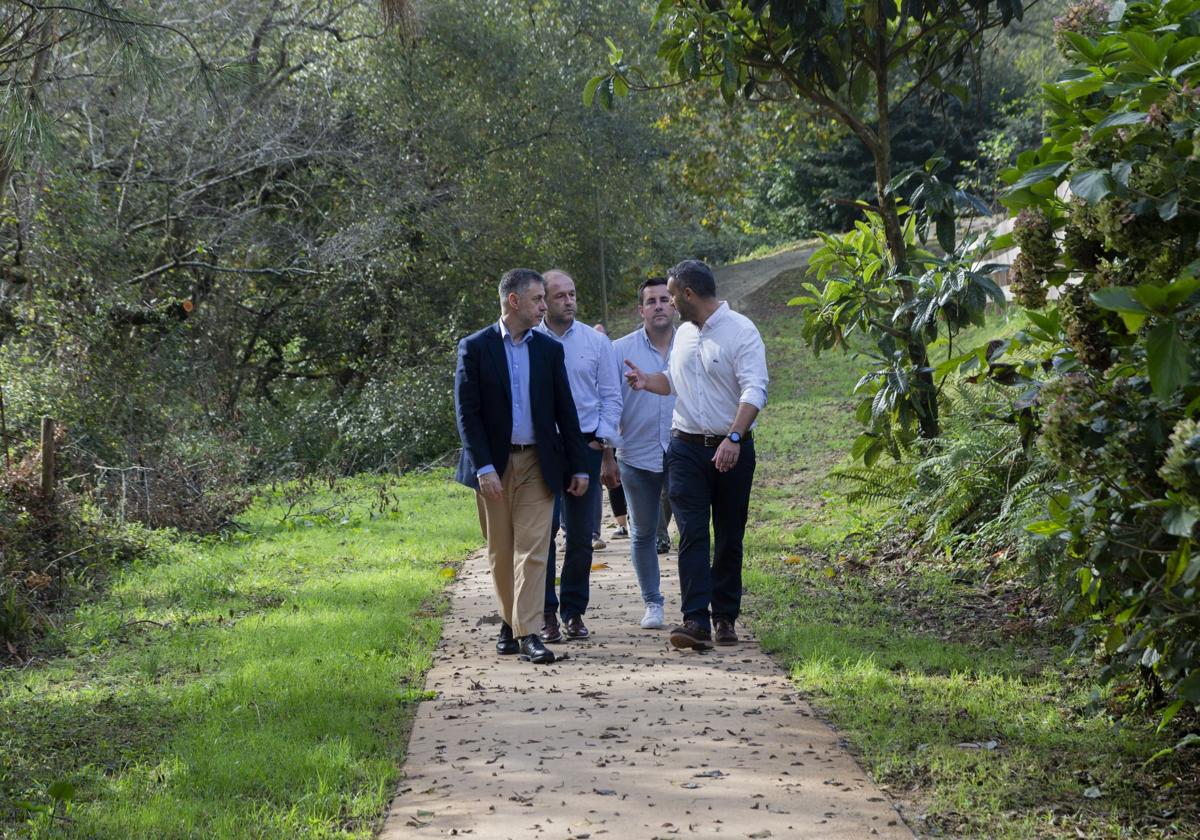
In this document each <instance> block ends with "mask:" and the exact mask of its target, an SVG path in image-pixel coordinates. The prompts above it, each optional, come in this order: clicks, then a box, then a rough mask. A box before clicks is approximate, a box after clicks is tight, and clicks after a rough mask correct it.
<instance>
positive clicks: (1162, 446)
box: [1006, 0, 1200, 718]
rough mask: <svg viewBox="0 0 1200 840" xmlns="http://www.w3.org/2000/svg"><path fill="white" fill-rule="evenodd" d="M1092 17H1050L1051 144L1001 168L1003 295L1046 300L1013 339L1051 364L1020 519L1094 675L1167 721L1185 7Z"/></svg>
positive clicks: (1191, 443) (1182, 386)
mask: <svg viewBox="0 0 1200 840" xmlns="http://www.w3.org/2000/svg"><path fill="white" fill-rule="evenodd" d="M1102 11H1103V10H1102V8H1101V7H1100V6H1099V5H1098V4H1097V3H1096V2H1094V0H1086V2H1084V3H1081V4H1080V5H1079V6H1076V7H1073V8H1072V9H1071V10H1069V11H1068V12H1067V14H1065V15H1063V16H1062V17H1061V18H1060V19H1059V20H1058V21H1057V22H1056V23H1057V30H1058V31H1057V33H1056V42H1057V43H1058V44H1060V46H1061V47H1062V48H1063V50H1064V52H1065V54H1066V57H1067V58H1068V60H1069V61H1070V62H1071V63H1072V68H1071V70H1070V71H1069V72H1068V73H1067V75H1066V76H1065V78H1064V80H1063V81H1062V82H1061V83H1059V84H1057V85H1053V86H1048V87H1047V89H1046V93H1045V100H1046V103H1047V105H1048V106H1049V107H1050V109H1051V113H1052V115H1053V121H1052V124H1051V126H1050V136H1049V137H1048V138H1047V139H1046V141H1045V142H1044V144H1043V145H1042V146H1041V148H1039V149H1037V150H1035V151H1031V152H1027V153H1025V154H1023V155H1022V156H1020V158H1019V159H1018V166H1017V168H1016V169H1014V170H1012V171H1011V172H1009V173H1008V174H1007V180H1008V181H1009V182H1010V183H1011V185H1012V186H1011V189H1010V192H1009V194H1008V197H1007V198H1006V203H1007V204H1008V205H1009V206H1010V207H1011V208H1012V209H1014V210H1018V211H1020V215H1019V216H1018V217H1017V225H1016V231H1017V239H1018V241H1019V242H1020V244H1021V246H1022V248H1023V258H1022V261H1021V263H1020V269H1019V274H1020V283H1018V284H1015V288H1016V290H1017V292H1018V294H1019V295H1020V299H1021V301H1022V302H1023V303H1025V304H1026V305H1031V306H1039V305H1041V304H1042V303H1043V301H1044V300H1045V296H1046V290H1047V288H1048V287H1049V288H1054V289H1057V294H1058V297H1059V300H1058V302H1057V304H1056V305H1052V306H1050V307H1049V308H1048V309H1046V310H1045V311H1044V312H1031V317H1032V318H1033V319H1034V320H1035V322H1036V327H1034V328H1031V329H1030V330H1028V331H1027V332H1026V333H1024V334H1022V335H1020V336H1018V337H1017V341H1016V345H1023V346H1027V347H1036V348H1039V349H1040V350H1041V352H1042V354H1043V356H1044V358H1045V359H1046V360H1047V361H1048V362H1051V363H1052V364H1053V368H1054V371H1055V375H1054V376H1053V378H1052V379H1051V381H1050V382H1049V383H1048V384H1047V385H1045V387H1044V388H1042V389H1041V392H1040V395H1039V396H1038V397H1037V400H1038V404H1039V407H1040V412H1041V415H1042V424H1041V439H1040V446H1041V449H1042V451H1043V452H1044V453H1045V454H1046V456H1047V457H1048V458H1050V460H1051V461H1052V462H1053V463H1054V464H1055V465H1056V467H1057V468H1058V480H1057V485H1056V487H1055V492H1054V493H1053V495H1052V498H1051V501H1050V504H1049V508H1048V510H1049V513H1048V516H1047V517H1046V518H1044V519H1043V520H1042V521H1041V522H1039V523H1037V524H1036V525H1034V526H1031V527H1032V528H1033V530H1035V531H1036V532H1038V533H1040V534H1042V535H1043V536H1045V537H1047V538H1052V539H1056V540H1060V541H1061V543H1062V545H1063V546H1064V548H1065V552H1064V553H1063V554H1062V559H1061V565H1060V569H1059V578H1060V579H1061V580H1063V581H1065V582H1066V584H1067V586H1068V587H1069V593H1070V603H1071V605H1072V606H1073V607H1074V609H1075V610H1076V611H1077V613H1078V614H1079V615H1080V616H1081V617H1082V618H1084V619H1085V620H1086V623H1085V625H1084V628H1085V631H1086V632H1087V633H1088V634H1091V635H1092V636H1093V637H1094V638H1096V639H1097V641H1098V644H1099V649H1100V654H1101V656H1102V658H1103V659H1104V662H1105V671H1104V673H1105V675H1106V676H1108V677H1112V676H1115V675H1117V674H1122V673H1127V672H1133V673H1135V674H1136V673H1140V674H1142V675H1143V676H1144V677H1145V679H1146V682H1147V684H1148V687H1149V688H1150V689H1151V691H1150V693H1149V695H1148V696H1150V697H1158V696H1162V694H1163V693H1165V694H1166V695H1168V696H1169V698H1170V700H1171V701H1172V702H1171V703H1170V704H1169V706H1168V707H1167V712H1166V716H1167V717H1168V718H1169V717H1171V716H1173V715H1174V714H1176V713H1177V712H1178V711H1179V710H1180V709H1182V708H1183V707H1184V706H1185V705H1187V704H1193V705H1197V704H1200V610H1198V609H1197V606H1198V604H1200V599H1198V598H1197V587H1198V583H1200V556H1193V555H1194V551H1195V548H1196V538H1197V535H1196V527H1195V526H1196V523H1197V522H1198V521H1200V469H1198V467H1200V463H1198V462H1197V460H1196V454H1197V451H1198V449H1200V438H1197V435H1196V430H1197V422H1196V421H1197V415H1198V414H1200V381H1198V380H1197V377H1196V371H1197V365H1198V363H1200V359H1198V358H1197V349H1198V348H1200V279H1198V277H1197V274H1198V272H1200V260H1198V259H1197V257H1198V256H1200V250H1198V246H1200V190H1198V189H1197V185H1198V184H1200V158H1198V157H1197V154H1196V152H1197V149H1198V148H1200V63H1198V62H1197V61H1196V55H1197V52H1198V50H1200V2H1196V0H1167V2H1143V3H1132V4H1130V5H1129V6H1128V7H1127V8H1125V7H1124V6H1123V5H1122V4H1118V5H1117V6H1114V7H1113V11H1112V13H1111V14H1110V15H1108V16H1105V15H1102V14H1101V12H1102ZM1064 186H1065V187H1067V189H1063V188H1062V187H1064ZM1032 390H1034V391H1036V390H1037V386H1036V384H1035V385H1034V387H1033V389H1032Z"/></svg>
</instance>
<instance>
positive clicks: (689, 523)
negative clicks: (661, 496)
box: [666, 438, 754, 628]
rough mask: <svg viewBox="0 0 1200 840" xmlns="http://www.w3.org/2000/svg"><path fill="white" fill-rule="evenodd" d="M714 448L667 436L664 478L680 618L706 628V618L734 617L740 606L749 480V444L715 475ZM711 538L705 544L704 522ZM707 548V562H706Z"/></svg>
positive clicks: (751, 453) (751, 457) (751, 470)
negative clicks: (674, 536)
mask: <svg viewBox="0 0 1200 840" xmlns="http://www.w3.org/2000/svg"><path fill="white" fill-rule="evenodd" d="M716 452H717V450H716V448H715V447H707V446H704V445H702V444H699V443H688V442H686V441H682V440H680V439H679V438H671V444H670V446H669V447H668V448H667V456H666V463H667V475H668V479H667V481H668V486H669V488H670V498H671V508H672V510H674V512H675V524H676V525H677V526H678V528H679V585H680V589H681V590H682V592H681V595H682V600H683V617H684V619H685V620H687V619H692V620H694V621H696V622H697V623H698V624H699V625H700V626H701V627H704V628H710V627H711V626H712V625H711V618H712V617H724V618H728V619H729V620H730V621H734V620H736V619H737V617H738V615H739V614H740V613H741V608H742V542H743V538H744V536H745V533H746V515H747V512H748V510H749V507H750V485H751V484H752V483H753V482H754V441H753V440H748V441H746V442H744V443H743V444H742V449H741V454H740V455H739V456H738V461H737V464H736V465H734V467H733V469H731V470H730V471H729V472H724V473H722V472H717V468H716V466H715V465H714V464H713V462H712V459H713V456H714V455H715V454H716ZM710 521H711V522H712V533H713V539H712V541H711V543H715V545H712V544H711V543H710V540H709V529H708V526H709V522H710ZM710 549H711V559H710Z"/></svg>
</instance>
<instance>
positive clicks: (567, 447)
mask: <svg viewBox="0 0 1200 840" xmlns="http://www.w3.org/2000/svg"><path fill="white" fill-rule="evenodd" d="M563 359H564V355H563V348H562V345H561V344H559V343H558V342H557V341H555V340H554V339H552V338H550V337H549V336H547V335H544V334H542V333H540V332H536V331H534V332H533V334H532V337H531V338H530V339H529V402H530V410H531V411H532V413H533V436H534V440H535V441H536V442H537V451H538V460H539V461H540V462H541V467H542V477H543V478H544V479H545V481H546V484H547V486H549V488H550V490H551V491H552V492H554V493H558V492H560V491H562V490H564V489H565V488H566V487H567V485H568V484H569V483H570V480H571V476H573V475H576V474H580V473H586V472H587V471H588V469H587V460H586V456H587V453H586V449H587V443H586V442H585V441H584V439H583V435H582V434H581V433H580V431H579V414H578V413H577V412H576V410H575V400H574V398H572V396H571V385H570V383H569V382H568V381H567V368H566V364H565V363H564V361H563ZM454 414H455V417H456V418H457V420H458V435H459V437H460V438H461V439H462V446H463V448H462V456H461V457H460V458H459V460H458V471H457V472H456V473H455V476H454V478H455V480H456V481H458V482H459V483H460V484H465V485H466V486H468V487H471V488H474V489H476V490H478V489H479V478H478V476H477V475H476V472H477V471H478V469H479V468H480V467H482V466H486V465H487V464H491V465H492V466H494V467H495V468H496V472H497V473H498V474H499V475H500V476H501V477H503V475H504V468H505V467H507V466H508V452H509V445H510V443H511V441H512V422H513V421H512V384H511V377H510V376H509V373H508V357H507V355H505V352H504V337H503V336H502V335H501V334H500V325H499V324H492V325H491V326H488V327H484V328H483V329H481V330H480V331H479V332H477V333H473V334H472V335H469V336H467V337H466V338H464V339H463V340H462V341H460V342H459V343H458V364H457V367H456V368H455V371H454Z"/></svg>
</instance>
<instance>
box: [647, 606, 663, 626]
mask: <svg viewBox="0 0 1200 840" xmlns="http://www.w3.org/2000/svg"><path fill="white" fill-rule="evenodd" d="M665 623H666V619H665V617H664V616H663V606H662V604H647V605H646V614H645V615H644V616H642V628H643V629H645V630H661V629H662V627H663V625H664V624H665Z"/></svg>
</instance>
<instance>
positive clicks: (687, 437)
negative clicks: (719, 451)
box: [671, 429, 750, 449]
mask: <svg viewBox="0 0 1200 840" xmlns="http://www.w3.org/2000/svg"><path fill="white" fill-rule="evenodd" d="M671 437H675V438H679V439H680V440H681V441H683V442H684V443H695V444H699V445H700V446H705V447H708V448H709V449H716V448H717V447H718V446H720V445H721V441H723V440H725V438H726V437H727V436H726V435H694V434H692V433H691V432H681V431H679V430H678V429H672V430H671ZM749 442H750V433H749V432H746V434H744V435H742V443H749Z"/></svg>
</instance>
